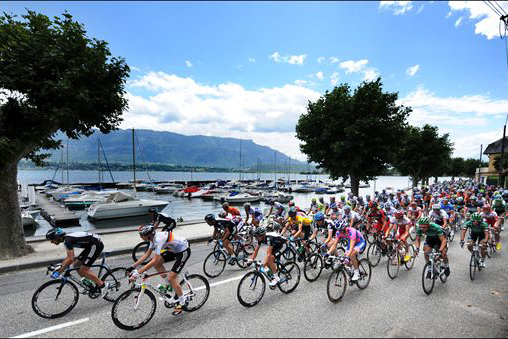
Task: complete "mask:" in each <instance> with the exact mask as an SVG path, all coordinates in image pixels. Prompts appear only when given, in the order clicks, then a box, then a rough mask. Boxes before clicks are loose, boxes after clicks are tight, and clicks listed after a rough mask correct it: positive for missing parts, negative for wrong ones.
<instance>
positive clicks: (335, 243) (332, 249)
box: [326, 237, 339, 255]
mask: <svg viewBox="0 0 508 339" xmlns="http://www.w3.org/2000/svg"><path fill="white" fill-rule="evenodd" d="M338 244H339V237H336V238H335V239H334V240H333V243H332V246H330V248H329V249H328V252H326V254H328V255H330V254H332V253H333V251H335V249H336V248H337V245H338Z"/></svg>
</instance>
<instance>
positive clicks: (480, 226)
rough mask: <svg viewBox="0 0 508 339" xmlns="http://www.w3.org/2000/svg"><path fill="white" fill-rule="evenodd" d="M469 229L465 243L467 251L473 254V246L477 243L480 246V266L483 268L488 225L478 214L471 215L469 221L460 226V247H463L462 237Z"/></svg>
mask: <svg viewBox="0 0 508 339" xmlns="http://www.w3.org/2000/svg"><path fill="white" fill-rule="evenodd" d="M468 228H469V229H470V230H471V231H470V233H469V239H468V241H467V249H468V250H469V252H473V244H474V243H475V242H478V245H479V246H480V253H481V257H482V258H481V260H480V266H481V267H485V255H486V254H487V239H488V238H489V225H488V224H487V223H486V222H484V221H483V218H482V216H481V215H480V213H473V215H471V220H469V221H468V222H466V223H464V226H462V236H461V238H460V246H461V247H463V246H464V237H465V236H466V232H467V229H468Z"/></svg>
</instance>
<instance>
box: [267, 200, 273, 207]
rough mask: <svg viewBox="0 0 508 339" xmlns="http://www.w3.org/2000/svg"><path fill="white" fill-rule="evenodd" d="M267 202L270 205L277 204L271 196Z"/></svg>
mask: <svg viewBox="0 0 508 339" xmlns="http://www.w3.org/2000/svg"><path fill="white" fill-rule="evenodd" d="M267 203H268V205H270V206H273V205H275V201H273V199H271V198H270V199H268V201H267Z"/></svg>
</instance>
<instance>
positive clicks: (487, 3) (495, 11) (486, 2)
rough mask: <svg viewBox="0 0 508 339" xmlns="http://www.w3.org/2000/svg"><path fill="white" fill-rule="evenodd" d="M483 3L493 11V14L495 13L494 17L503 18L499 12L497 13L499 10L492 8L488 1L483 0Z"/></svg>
mask: <svg viewBox="0 0 508 339" xmlns="http://www.w3.org/2000/svg"><path fill="white" fill-rule="evenodd" d="M483 2H484V3H485V4H486V5H487V6H489V8H490V9H491V10H493V11H494V13H496V15H499V16H503V14H501V12H499V10H498V9H496V8H495V7H494V5H492V4H490V2H489V1H485V0H484V1H483Z"/></svg>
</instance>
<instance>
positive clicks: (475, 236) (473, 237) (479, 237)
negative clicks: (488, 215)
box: [469, 232, 485, 242]
mask: <svg viewBox="0 0 508 339" xmlns="http://www.w3.org/2000/svg"><path fill="white" fill-rule="evenodd" d="M469 240H473V242H476V241H478V242H480V241H482V240H485V233H483V232H482V233H471V234H470V235H469Z"/></svg>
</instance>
